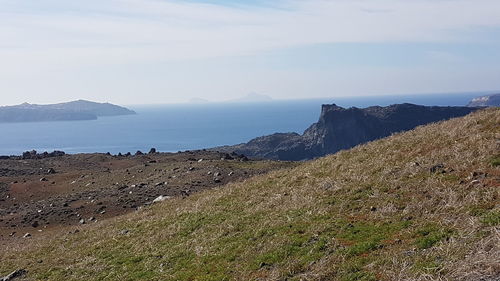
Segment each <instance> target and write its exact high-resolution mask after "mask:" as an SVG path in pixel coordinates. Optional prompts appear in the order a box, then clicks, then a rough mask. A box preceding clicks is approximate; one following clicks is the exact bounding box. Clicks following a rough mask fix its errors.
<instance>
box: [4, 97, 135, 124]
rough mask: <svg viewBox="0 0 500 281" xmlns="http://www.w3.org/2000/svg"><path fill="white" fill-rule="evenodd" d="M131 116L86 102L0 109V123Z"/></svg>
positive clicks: (120, 109) (116, 108)
mask: <svg viewBox="0 0 500 281" xmlns="http://www.w3.org/2000/svg"><path fill="white" fill-rule="evenodd" d="M132 114H136V113H135V112H134V111H132V110H130V109H127V108H125V107H121V106H118V105H114V104H110V103H97V102H91V101H86V100H77V101H71V102H65V103H57V104H47V105H38V104H30V103H23V104H20V105H14V106H2V107H0V122H1V123H10V122H39V121H73V120H95V119H97V118H98V117H100V116H118V115H132Z"/></svg>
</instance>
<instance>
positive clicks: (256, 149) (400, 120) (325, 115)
mask: <svg viewBox="0 0 500 281" xmlns="http://www.w3.org/2000/svg"><path fill="white" fill-rule="evenodd" d="M475 110H477V108H470V107H454V106H423V105H415V104H409V103H403V104H394V105H390V106H386V107H382V106H371V107H367V108H356V107H351V108H342V107H340V106H337V105H335V104H332V105H323V106H322V108H321V115H320V117H319V121H318V122H316V123H314V124H312V125H311V126H310V127H309V128H308V129H307V130H306V131H305V132H304V134H302V135H299V134H296V133H287V134H274V135H270V136H264V137H259V138H256V139H253V140H251V141H250V142H248V143H245V144H240V145H235V146H228V147H222V148H217V150H222V151H227V152H232V151H235V152H237V153H243V154H245V155H247V156H252V157H262V158H269V159H280V160H295V161H296V160H304V159H313V158H316V157H321V156H325V155H327V154H332V153H335V152H337V151H339V150H342V149H349V148H352V147H354V146H356V145H358V144H361V143H366V142H369V141H373V140H376V139H380V138H383V137H387V136H390V135H391V134H393V133H397V132H402V131H408V130H411V129H413V128H415V127H416V126H419V125H425V124H428V123H432V122H437V121H442V120H447V119H450V118H454V117H461V116H464V115H467V114H469V113H471V112H473V111H475Z"/></svg>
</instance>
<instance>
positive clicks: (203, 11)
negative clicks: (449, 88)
mask: <svg viewBox="0 0 500 281" xmlns="http://www.w3.org/2000/svg"><path fill="white" fill-rule="evenodd" d="M18 2H19V1H16V0H11V1H8V4H7V5H5V6H4V7H3V8H1V7H0V9H2V10H5V11H3V12H2V11H1V10H0V26H1V27H0V48H2V49H1V51H0V60H1V61H3V62H7V63H6V64H7V65H11V64H14V63H16V62H17V63H18V64H19V63H21V64H22V63H23V62H24V63H26V64H30V65H32V64H33V63H35V64H36V65H40V66H43V65H50V64H54V65H59V64H70V65H71V64H76V65H79V64H86V63H92V64H93V63H96V62H98V63H120V62H121V63H123V62H127V61H131V62H134V61H144V60H147V61H154V60H160V61H165V60H179V59H195V58H206V57H218V56H235V55H236V56H237V55H248V54H253V53H256V52H260V51H266V50H271V49H276V48H285V47H291V46H297V45H307V44H317V43H334V42H388V41H396V42H401V41H403V42H419V41H426V42H429V41H466V40H467V38H462V37H460V35H459V31H461V30H464V29H471V28H476V27H485V26H486V27H487V26H500V1H498V0H447V1H446V0H445V1H436V0H413V1H406V0H370V1H366V0H349V1H347V0H330V1H327V0H309V1H289V2H287V3H286V6H284V8H286V9H272V8H252V9H245V10H243V9H238V8H229V7H223V6H216V5H207V4H196V3H190V4H185V3H180V2H168V1H156V0H99V1H97V0H87V1H78V2H77V1H67V0H52V1H49V2H47V3H46V1H44V3H43V4H44V5H45V8H43V9H42V8H40V7H37V6H35V5H40V4H33V7H31V5H26V4H24V5H23V7H20V6H19V5H21V4H16V3H18ZM31 3H34V2H31ZM283 5H285V4H283ZM42 54H43V55H42ZM6 64H5V63H4V64H3V65H4V67H5V65H6ZM9 68H10V67H9Z"/></svg>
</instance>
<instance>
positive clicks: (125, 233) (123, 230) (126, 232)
mask: <svg viewBox="0 0 500 281" xmlns="http://www.w3.org/2000/svg"><path fill="white" fill-rule="evenodd" d="M129 232H130V230H128V229H122V230H120V235H127V234H129Z"/></svg>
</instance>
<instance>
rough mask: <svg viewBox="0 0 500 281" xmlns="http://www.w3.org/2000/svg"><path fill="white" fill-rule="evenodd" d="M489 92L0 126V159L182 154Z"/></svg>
mask: <svg viewBox="0 0 500 281" xmlns="http://www.w3.org/2000/svg"><path fill="white" fill-rule="evenodd" d="M484 94H488V93H487V92H468V93H452V94H420V95H394V96H369V97H337V98H321V99H304V100H276V101H269V102H253V103H252V102H248V103H206V104H176V105H140V106H139V105H138V106H127V107H128V108H130V109H133V110H135V111H136V112H137V114H136V115H127V116H114V117H100V118H99V119H98V120H91V121H59V122H33V123H0V155H20V154H21V153H22V152H24V151H28V150H33V149H34V150H36V151H38V152H43V151H49V152H50V151H54V150H61V151H64V152H66V153H71V154H75V153H107V152H110V153H112V154H117V153H120V152H121V153H127V152H131V153H135V152H136V151H143V152H147V151H149V149H150V148H153V147H154V148H156V149H157V150H158V151H161V152H177V151H185V150H196V149H203V148H212V147H216V146H222V145H233V144H239V143H243V142H247V141H249V140H251V139H253V138H255V137H259V136H263V135H268V134H272V133H276V132H297V133H302V132H303V131H304V130H305V129H307V128H308V127H309V126H310V125H311V124H312V123H314V122H316V121H317V120H318V117H319V114H320V111H321V105H322V104H333V103H335V104H337V105H339V106H342V107H367V106H373V105H380V106H386V105H390V104H396V103H404V102H408V103H414V104H421V105H439V106H464V105H466V104H467V103H468V102H469V101H470V100H471V99H472V98H474V97H478V96H481V95H484Z"/></svg>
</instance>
